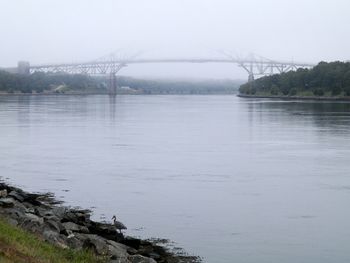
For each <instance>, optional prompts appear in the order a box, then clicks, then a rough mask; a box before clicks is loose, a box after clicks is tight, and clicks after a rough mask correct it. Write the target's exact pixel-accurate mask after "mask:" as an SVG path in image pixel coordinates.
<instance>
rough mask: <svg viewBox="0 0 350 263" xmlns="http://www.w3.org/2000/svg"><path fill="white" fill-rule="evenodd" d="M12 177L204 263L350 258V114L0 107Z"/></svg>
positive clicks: (179, 100)
mask: <svg viewBox="0 0 350 263" xmlns="http://www.w3.org/2000/svg"><path fill="white" fill-rule="evenodd" d="M0 124H1V126H0V149H1V150H0V169H1V171H2V173H1V175H2V176H3V177H9V178H10V181H11V182H13V183H15V184H17V185H20V186H23V187H24V188H26V189H28V190H33V191H37V190H39V191H52V192H55V193H56V195H57V196H62V198H63V200H64V201H66V202H67V203H69V204H71V205H81V206H82V207H86V208H92V209H93V210H94V213H95V214H94V217H95V218H96V219H99V218H103V219H106V220H109V218H111V216H112V215H113V214H118V216H119V218H120V219H121V220H123V221H124V222H126V223H127V225H128V228H129V229H130V231H129V233H130V234H133V235H141V236H143V237H162V238H169V239H171V240H174V241H175V242H177V243H178V244H177V245H178V246H182V247H184V248H185V249H187V250H188V251H189V252H191V253H194V254H198V255H201V256H203V257H204V258H205V259H206V262H215V263H221V262H222V263H231V262H249V263H250V262H252V263H253V262H254V263H255V262H259V263H261V262H266V263H271V262H290V263H294V262H308V263H309V262H311V263H313V262H317V263H322V262H349V260H350V255H349V252H348V251H349V249H350V245H349V244H350V229H349V228H348V227H347V226H348V222H349V219H350V212H349V211H348V209H347V206H348V203H349V200H350V191H349V189H350V178H349V161H350V147H349V146H350V135H349V132H348V131H349V127H350V104H349V103H344V102H332V103H329V102H312V101H299V102H296V101H280V100H263V99H260V100H254V99H251V100H249V99H240V98H236V97H234V96H117V97H108V96H19V97H16V96H9V97H0Z"/></svg>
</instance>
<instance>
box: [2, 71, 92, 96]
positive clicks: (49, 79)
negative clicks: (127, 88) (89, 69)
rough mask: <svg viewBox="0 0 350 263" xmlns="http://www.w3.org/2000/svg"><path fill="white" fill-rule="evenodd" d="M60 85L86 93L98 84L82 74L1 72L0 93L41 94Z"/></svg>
mask: <svg viewBox="0 0 350 263" xmlns="http://www.w3.org/2000/svg"><path fill="white" fill-rule="evenodd" d="M58 85H65V86H67V87H69V88H71V89H74V90H81V91H84V90H85V89H87V88H91V87H97V86H98V83H97V82H96V81H95V80H94V79H93V78H91V77H89V76H87V75H81V74H75V75H70V74H64V73H44V72H35V73H33V74H30V75H21V74H13V73H9V72H6V71H0V91H2V92H8V93H15V92H21V93H32V92H36V93H41V92H44V91H46V90H52V88H53V87H55V86H58Z"/></svg>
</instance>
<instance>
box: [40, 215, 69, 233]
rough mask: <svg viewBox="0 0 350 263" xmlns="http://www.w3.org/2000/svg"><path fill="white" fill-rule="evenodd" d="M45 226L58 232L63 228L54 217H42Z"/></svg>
mask: <svg viewBox="0 0 350 263" xmlns="http://www.w3.org/2000/svg"><path fill="white" fill-rule="evenodd" d="M44 222H45V226H46V228H47V229H50V230H52V231H55V232H57V233H60V232H61V231H63V230H64V227H63V225H62V224H61V222H59V220H55V219H54V218H44Z"/></svg>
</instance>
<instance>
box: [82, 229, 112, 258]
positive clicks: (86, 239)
mask: <svg viewBox="0 0 350 263" xmlns="http://www.w3.org/2000/svg"><path fill="white" fill-rule="evenodd" d="M75 237H76V238H78V239H79V240H81V241H82V242H83V248H87V249H92V250H93V251H94V252H95V253H96V254H98V255H108V252H109V248H108V244H107V242H106V239H104V238H102V237H100V236H98V235H92V234H80V233H77V234H75Z"/></svg>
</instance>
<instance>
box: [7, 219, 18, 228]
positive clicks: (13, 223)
mask: <svg viewBox="0 0 350 263" xmlns="http://www.w3.org/2000/svg"><path fill="white" fill-rule="evenodd" d="M6 221H7V223H9V224H10V225H12V226H17V225H18V221H17V220H16V219H13V218H7V219H6Z"/></svg>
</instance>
